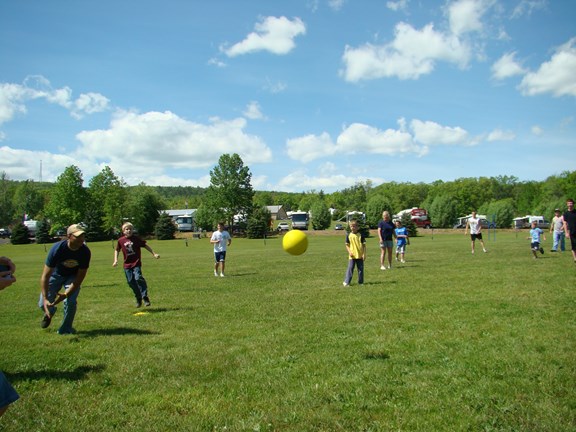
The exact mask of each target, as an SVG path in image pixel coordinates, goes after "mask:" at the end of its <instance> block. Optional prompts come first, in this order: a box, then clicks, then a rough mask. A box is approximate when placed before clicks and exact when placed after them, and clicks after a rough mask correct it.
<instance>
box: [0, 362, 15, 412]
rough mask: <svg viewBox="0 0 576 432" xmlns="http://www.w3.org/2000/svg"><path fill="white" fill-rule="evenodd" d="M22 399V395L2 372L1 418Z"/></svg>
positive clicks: (0, 392)
mask: <svg viewBox="0 0 576 432" xmlns="http://www.w3.org/2000/svg"><path fill="white" fill-rule="evenodd" d="M19 398H20V395H18V393H17V392H16V390H14V387H12V384H10V382H9V381H8V379H7V378H6V377H5V376H4V374H3V373H2V372H1V371H0V417H2V415H3V414H4V413H5V412H6V410H7V409H8V407H10V405H11V404H12V403H14V402H16V401H17V400H18V399H19Z"/></svg>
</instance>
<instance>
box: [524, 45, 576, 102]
mask: <svg viewBox="0 0 576 432" xmlns="http://www.w3.org/2000/svg"><path fill="white" fill-rule="evenodd" d="M575 44H576V38H572V39H570V40H569V41H568V42H566V43H565V44H563V45H562V46H560V47H558V48H557V50H556V52H555V53H554V55H553V56H552V58H551V59H550V61H547V62H544V63H542V64H541V65H540V67H539V68H538V70H537V71H536V72H530V73H527V74H526V75H525V76H524V78H523V79H522V82H521V83H520V86H519V89H520V91H521V92H522V94H523V95H526V96H535V95H539V94H546V93H551V94H553V95H554V96H558V97H559V96H576V73H574V71H576V47H575V46H574V45H575Z"/></svg>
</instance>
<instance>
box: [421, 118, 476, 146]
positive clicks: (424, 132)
mask: <svg viewBox="0 0 576 432" xmlns="http://www.w3.org/2000/svg"><path fill="white" fill-rule="evenodd" d="M410 128H411V129H412V131H413V132H414V141H416V142H419V143H422V144H424V145H426V146H433V145H470V144H471V143H472V142H471V140H470V137H469V135H468V132H466V131H465V130H464V129H462V128H461V127H449V126H442V125H440V124H438V123H435V122H433V121H421V120H412V122H411V123H410Z"/></svg>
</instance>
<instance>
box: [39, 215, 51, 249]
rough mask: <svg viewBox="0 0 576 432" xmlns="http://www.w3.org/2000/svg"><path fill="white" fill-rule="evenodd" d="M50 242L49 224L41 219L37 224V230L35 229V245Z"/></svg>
mask: <svg viewBox="0 0 576 432" xmlns="http://www.w3.org/2000/svg"><path fill="white" fill-rule="evenodd" d="M51 242H52V236H50V223H49V222H48V221H47V220H46V219H42V220H41V221H40V222H39V223H38V228H37V229H36V243H38V244H44V243H51Z"/></svg>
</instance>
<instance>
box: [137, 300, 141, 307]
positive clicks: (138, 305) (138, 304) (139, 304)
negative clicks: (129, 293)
mask: <svg viewBox="0 0 576 432" xmlns="http://www.w3.org/2000/svg"><path fill="white" fill-rule="evenodd" d="M139 307H142V300H136V308H139Z"/></svg>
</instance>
